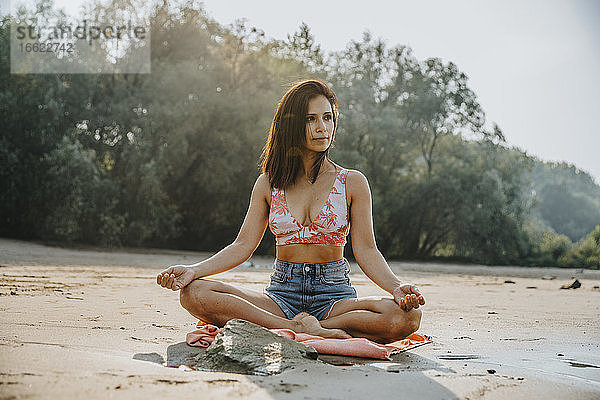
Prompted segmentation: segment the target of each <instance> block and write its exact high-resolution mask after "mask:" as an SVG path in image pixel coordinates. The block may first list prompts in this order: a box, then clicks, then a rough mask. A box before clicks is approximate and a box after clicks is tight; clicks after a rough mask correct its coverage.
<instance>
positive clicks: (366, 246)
mask: <svg viewBox="0 0 600 400" xmlns="http://www.w3.org/2000/svg"><path fill="white" fill-rule="evenodd" d="M346 179H347V181H346V188H348V186H349V187H350V192H349V193H350V235H351V236H352V251H353V252H354V257H355V258H356V262H357V263H358V265H359V266H360V268H361V269H362V270H363V272H364V273H365V274H366V275H367V276H368V277H369V279H371V280H372V281H373V282H374V283H375V284H376V285H377V286H379V287H381V288H382V289H383V290H385V291H386V292H388V293H390V294H391V295H392V296H394V300H395V301H396V303H398V305H400V307H402V308H403V309H405V310H407V311H408V310H410V309H411V308H419V306H420V305H423V304H425V299H424V298H423V295H422V294H421V293H420V292H419V290H418V289H417V288H416V287H415V286H414V285H411V284H409V283H405V282H402V281H401V280H400V279H398V277H397V276H396V275H394V273H393V272H392V270H391V269H390V267H389V265H388V263H387V262H386V261H385V259H384V258H383V255H382V254H381V252H380V251H379V249H378V248H377V244H376V243H375V234H374V232H373V216H372V202H371V190H370V189H369V182H368V181H367V178H366V177H365V176H364V175H363V174H362V173H360V172H358V171H351V172H350V173H349V174H348V176H347V178H346Z"/></svg>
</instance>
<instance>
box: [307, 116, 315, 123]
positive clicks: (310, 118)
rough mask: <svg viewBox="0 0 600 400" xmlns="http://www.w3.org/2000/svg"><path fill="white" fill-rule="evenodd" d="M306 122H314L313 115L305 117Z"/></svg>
mask: <svg viewBox="0 0 600 400" xmlns="http://www.w3.org/2000/svg"><path fill="white" fill-rule="evenodd" d="M306 120H307V121H309V122H312V121H314V120H315V117H314V116H313V115H309V116H308V117H306Z"/></svg>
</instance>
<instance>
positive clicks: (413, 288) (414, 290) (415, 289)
mask: <svg viewBox="0 0 600 400" xmlns="http://www.w3.org/2000/svg"><path fill="white" fill-rule="evenodd" d="M410 291H411V292H413V293H415V294H417V295H421V291H420V290H419V288H417V287H416V286H415V285H410Z"/></svg>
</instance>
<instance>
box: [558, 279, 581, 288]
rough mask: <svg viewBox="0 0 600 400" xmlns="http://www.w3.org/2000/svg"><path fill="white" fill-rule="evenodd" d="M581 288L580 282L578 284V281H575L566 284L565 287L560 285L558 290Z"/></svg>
mask: <svg viewBox="0 0 600 400" xmlns="http://www.w3.org/2000/svg"><path fill="white" fill-rule="evenodd" d="M580 287H581V282H579V280H578V279H575V280H574V281H573V282H571V283H569V284H566V285H562V286H561V287H560V288H561V289H579V288H580Z"/></svg>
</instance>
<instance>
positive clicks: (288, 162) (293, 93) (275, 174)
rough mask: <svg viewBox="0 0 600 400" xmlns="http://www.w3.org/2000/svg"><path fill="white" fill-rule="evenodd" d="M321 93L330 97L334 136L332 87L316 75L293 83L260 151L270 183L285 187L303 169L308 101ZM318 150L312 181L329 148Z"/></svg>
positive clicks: (334, 113) (335, 116) (335, 106)
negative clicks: (314, 77) (316, 77)
mask: <svg viewBox="0 0 600 400" xmlns="http://www.w3.org/2000/svg"><path fill="white" fill-rule="evenodd" d="M319 95H323V96H325V97H326V98H327V100H329V103H330V104H331V110H332V111H333V123H334V132H333V134H334V136H333V137H332V140H331V143H332V144H333V139H334V138H335V130H336V129H337V117H338V101H337V98H336V96H335V93H333V90H331V88H330V87H329V86H328V85H327V84H326V83H325V82H322V81H320V80H317V79H309V80H305V81H301V82H297V83H295V84H294V85H293V86H292V87H291V88H290V89H289V90H288V91H287V92H286V93H285V94H284V95H283V98H282V99H281V101H280V102H279V105H278V106H277V111H275V117H273V122H272V123H271V129H270V130H269V136H268V137H267V143H266V144H265V148H264V150H263V153H262V155H261V159H262V162H261V170H262V172H263V173H266V174H267V177H268V178H269V184H270V185H271V187H272V188H273V187H275V188H278V189H286V188H287V187H289V186H291V185H293V184H294V182H295V181H296V177H297V176H298V173H299V172H300V171H301V170H302V168H303V166H302V157H301V156H302V152H303V149H304V146H305V145H306V113H307V112H308V101H309V100H310V99H312V98H313V97H315V96H319ZM330 148H331V145H330V146H329V147H328V148H327V150H325V151H322V152H320V153H319V154H318V156H317V158H316V159H315V162H314V163H313V166H312V169H311V171H310V174H309V176H310V178H311V182H312V183H314V182H315V180H316V179H317V175H318V174H319V170H320V168H321V165H322V164H323V162H324V161H325V159H326V158H327V156H328V155H329V149H330Z"/></svg>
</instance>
